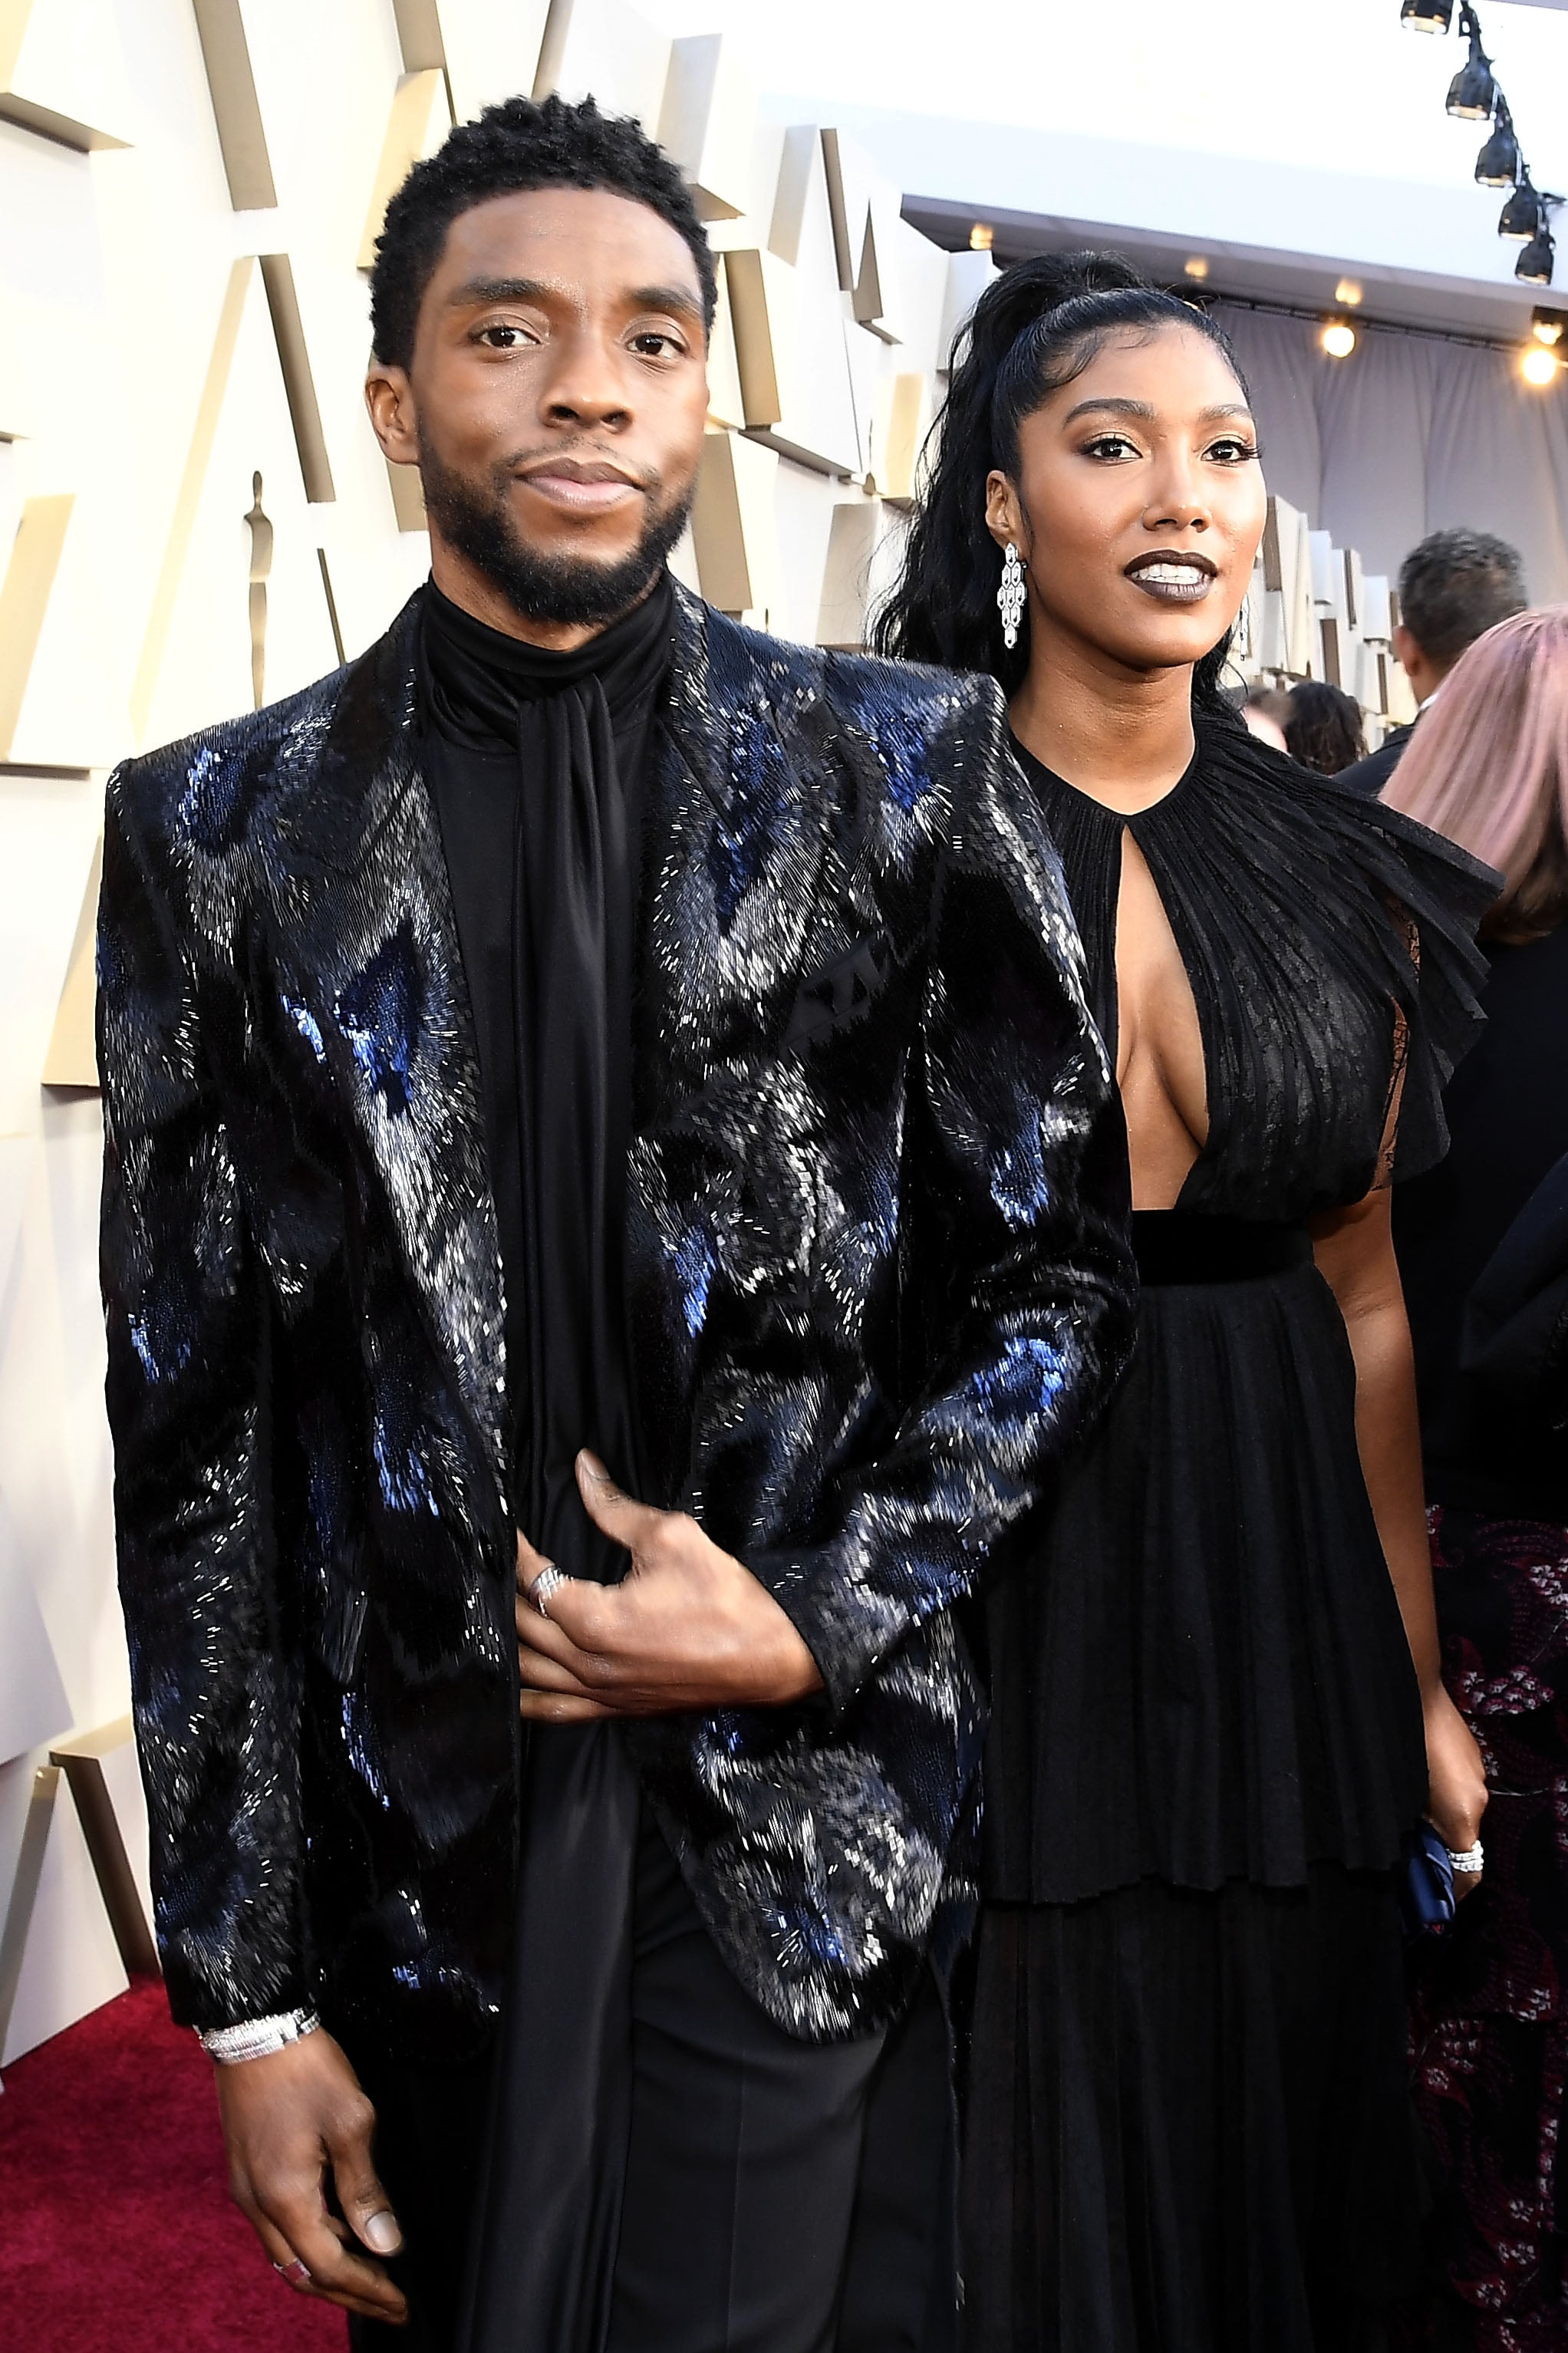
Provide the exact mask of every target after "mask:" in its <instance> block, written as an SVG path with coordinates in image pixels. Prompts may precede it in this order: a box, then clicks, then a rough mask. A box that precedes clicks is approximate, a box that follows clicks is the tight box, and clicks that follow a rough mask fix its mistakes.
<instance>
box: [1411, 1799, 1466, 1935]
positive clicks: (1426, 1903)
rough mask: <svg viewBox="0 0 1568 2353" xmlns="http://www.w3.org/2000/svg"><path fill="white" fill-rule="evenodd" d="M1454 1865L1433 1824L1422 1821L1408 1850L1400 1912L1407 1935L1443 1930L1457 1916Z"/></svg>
mask: <svg viewBox="0 0 1568 2353" xmlns="http://www.w3.org/2000/svg"><path fill="white" fill-rule="evenodd" d="M1454 1902H1455V1899H1454V1866H1453V1864H1452V1863H1451V1862H1449V1860H1448V1850H1447V1847H1446V1846H1445V1845H1444V1843H1443V1841H1442V1840H1441V1839H1440V1838H1439V1837H1438V1835H1437V1833H1436V1831H1435V1830H1434V1829H1433V1827H1432V1825H1431V1823H1430V1822H1423V1823H1422V1824H1421V1826H1420V1828H1419V1830H1417V1831H1416V1832H1415V1836H1414V1838H1413V1839H1412V1840H1411V1841H1410V1843H1409V1845H1408V1846H1407V1847H1406V1848H1405V1868H1404V1870H1403V1871H1402V1873H1400V1881H1399V1911H1400V1916H1401V1918H1402V1920H1403V1922H1404V1924H1405V1935H1406V1936H1420V1935H1421V1934H1422V1932H1423V1931H1424V1930H1425V1929H1427V1928H1444V1927H1447V1924H1448V1922H1449V1921H1450V1920H1451V1919H1452V1918H1453V1916H1454Z"/></svg>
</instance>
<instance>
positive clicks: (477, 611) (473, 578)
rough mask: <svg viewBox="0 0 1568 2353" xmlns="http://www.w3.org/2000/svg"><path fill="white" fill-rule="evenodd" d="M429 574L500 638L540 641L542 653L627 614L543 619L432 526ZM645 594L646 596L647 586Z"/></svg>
mask: <svg viewBox="0 0 1568 2353" xmlns="http://www.w3.org/2000/svg"><path fill="white" fill-rule="evenodd" d="M430 576H431V578H432V579H433V580H434V581H435V583H436V586H437V588H439V590H440V591H441V594H442V596H445V597H447V599H448V600H449V601H450V602H451V603H452V604H454V605H456V606H457V607H458V609H459V610H460V611H462V612H465V613H467V614H468V616H469V617H470V618H471V619H473V620H476V621H482V622H483V623H484V625H485V627H486V628H487V629H495V630H497V631H499V633H500V636H502V637H503V638H517V639H518V641H519V643H520V644H521V645H525V646H538V647H540V648H541V649H542V650H543V651H544V652H546V653H555V654H572V653H575V652H576V650H577V649H578V647H579V646H585V645H587V644H588V643H589V642H590V640H591V639H593V638H601V637H603V636H604V634H605V630H606V629H607V628H611V627H612V626H613V623H614V621H617V620H621V619H623V618H624V615H622V614H619V613H617V614H616V615H615V616H613V619H612V620H610V621H542V620H538V619H536V618H534V617H532V616H531V615H529V614H526V613H520V612H519V611H518V609H517V607H516V606H515V605H514V604H512V603H511V601H510V598H509V597H507V596H505V595H504V594H503V592H502V591H501V590H500V588H498V587H497V586H496V584H495V582H494V581H493V580H492V579H491V578H490V577H489V574H488V573H485V572H481V571H480V570H479V565H477V564H473V563H471V562H470V561H469V559H468V557H467V556H466V555H462V554H458V550H457V549H456V548H454V547H452V546H450V545H448V544H447V542H446V541H445V540H443V539H441V538H440V537H439V536H438V535H437V533H435V532H432V533H431V534H430ZM649 586H652V584H651V583H650V584H649ZM643 594H644V596H646V595H647V590H646V589H645V590H644V592H643ZM642 601H643V599H642V597H641V596H638V597H637V598H635V599H634V602H635V603H636V604H638V605H640V604H641V603H642ZM631 609H632V607H630V606H628V607H626V610H627V612H629V611H630V610H631Z"/></svg>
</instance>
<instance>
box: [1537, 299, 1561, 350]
mask: <svg viewBox="0 0 1568 2353" xmlns="http://www.w3.org/2000/svg"><path fill="white" fill-rule="evenodd" d="M1564 327H1568V311H1545V310H1542V309H1540V308H1539V307H1538V308H1537V309H1535V310H1533V311H1531V314H1530V332H1531V334H1532V335H1533V336H1534V337H1535V340H1536V342H1537V343H1548V344H1550V343H1561V342H1562V341H1563V328H1564Z"/></svg>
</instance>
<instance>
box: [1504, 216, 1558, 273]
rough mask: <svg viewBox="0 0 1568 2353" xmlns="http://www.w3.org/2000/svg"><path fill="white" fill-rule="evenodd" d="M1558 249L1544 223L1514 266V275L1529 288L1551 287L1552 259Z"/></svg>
mask: <svg viewBox="0 0 1568 2353" xmlns="http://www.w3.org/2000/svg"><path fill="white" fill-rule="evenodd" d="M1556 250H1557V248H1556V245H1555V243H1554V241H1553V239H1552V231H1551V230H1550V229H1549V228H1548V227H1547V226H1546V223H1545V222H1544V221H1542V224H1541V227H1539V228H1538V229H1537V230H1536V232H1535V235H1534V236H1533V237H1531V240H1530V243H1529V244H1528V245H1527V246H1526V247H1525V248H1524V251H1523V252H1522V253H1521V255H1520V257H1519V259H1518V260H1517V261H1516V262H1515V263H1514V265H1513V274H1514V276H1515V277H1516V278H1522V279H1523V280H1524V282H1525V284H1526V285H1527V286H1550V285H1551V283H1552V256H1553V254H1554V253H1555V252H1556Z"/></svg>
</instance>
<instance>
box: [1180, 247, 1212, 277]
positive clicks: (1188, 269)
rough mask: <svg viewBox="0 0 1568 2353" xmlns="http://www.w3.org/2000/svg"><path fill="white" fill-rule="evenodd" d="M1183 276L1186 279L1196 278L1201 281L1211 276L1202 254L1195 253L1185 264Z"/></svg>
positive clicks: (1183, 265)
mask: <svg viewBox="0 0 1568 2353" xmlns="http://www.w3.org/2000/svg"><path fill="white" fill-rule="evenodd" d="M1182 274H1183V276H1184V277H1186V278H1196V279H1198V280H1203V279H1205V278H1206V277H1207V276H1208V274H1209V266H1208V263H1207V262H1206V261H1205V259H1204V257H1203V255H1202V254H1201V253H1194V255H1193V256H1192V257H1191V259H1189V260H1186V261H1184V262H1183V264H1182Z"/></svg>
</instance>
